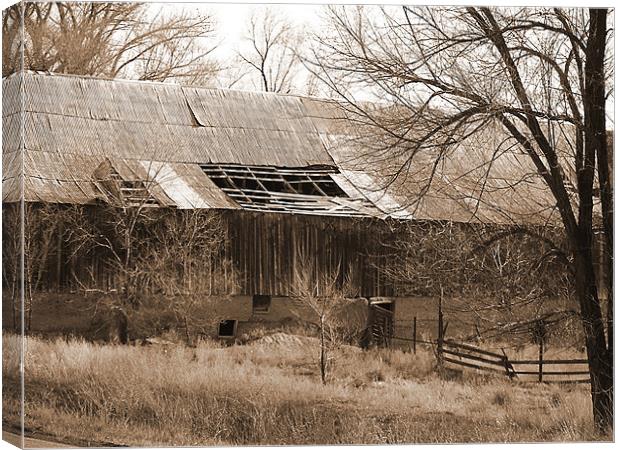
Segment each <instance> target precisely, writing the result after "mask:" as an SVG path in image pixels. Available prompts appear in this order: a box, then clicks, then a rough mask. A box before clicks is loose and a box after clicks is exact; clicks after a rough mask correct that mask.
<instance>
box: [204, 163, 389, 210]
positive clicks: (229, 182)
mask: <svg viewBox="0 0 620 450" xmlns="http://www.w3.org/2000/svg"><path fill="white" fill-rule="evenodd" d="M201 168H202V170H203V171H204V173H205V174H207V175H208V176H209V178H210V179H211V180H212V181H213V182H214V183H215V184H216V185H217V186H218V187H219V188H220V189H221V190H222V191H224V192H225V193H226V194H227V195H228V196H229V197H230V198H232V199H233V200H234V201H235V202H236V203H237V204H238V205H240V206H241V207H242V208H243V209H248V210H253V211H264V212H280V213H292V214H310V215H329V216H345V217H367V216H372V217H382V216H384V214H383V213H382V212H381V211H380V210H378V209H377V208H375V206H374V205H373V204H372V203H371V202H370V201H369V200H368V199H367V198H365V197H364V196H362V195H354V196H350V195H349V194H347V192H345V190H343V189H342V187H341V186H340V185H339V183H338V182H337V181H336V180H339V179H340V178H339V172H338V169H336V168H335V167H328V166H314V167H297V168H291V167H287V168H280V167H274V166H241V165H222V164H202V165H201Z"/></svg>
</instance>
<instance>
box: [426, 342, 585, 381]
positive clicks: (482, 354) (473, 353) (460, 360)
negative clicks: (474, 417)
mask: <svg viewBox="0 0 620 450" xmlns="http://www.w3.org/2000/svg"><path fill="white" fill-rule="evenodd" d="M438 352H441V353H442V355H444V356H443V357H442V358H440V360H443V362H445V363H449V364H454V365H458V366H462V367H467V368H469V369H476V370H482V371H486V372H496V373H501V374H503V375H507V376H508V377H509V378H511V379H512V378H519V376H520V375H521V376H524V377H529V376H536V377H537V379H527V378H519V379H520V380H521V381H525V382H533V381H538V382H546V383H563V384H566V383H589V382H590V380H589V378H583V376H587V375H589V374H590V372H589V370H588V368H587V363H588V360H587V359H537V360H534V359H532V360H518V359H510V358H508V356H507V355H506V354H499V353H494V352H491V351H488V350H484V349H481V348H478V347H474V346H473V345H468V344H462V343H459V342H455V341H452V340H444V341H443V345H442V346H438ZM445 355H448V356H445ZM455 357H456V358H455ZM521 365H522V366H528V365H530V366H531V365H537V366H538V370H524V369H520V368H518V366H521ZM575 365H577V366H580V365H581V366H584V365H586V367H585V368H583V367H577V368H575V367H574V366H575ZM498 366H499V367H502V368H503V370H502V369H500V368H499V367H498ZM545 366H571V367H569V368H567V369H566V370H558V369H556V368H554V370H545ZM515 367H517V368H515ZM574 376H581V378H572V377H574ZM560 377H567V379H566V378H565V379H558V378H560ZM545 378H546V379H545Z"/></svg>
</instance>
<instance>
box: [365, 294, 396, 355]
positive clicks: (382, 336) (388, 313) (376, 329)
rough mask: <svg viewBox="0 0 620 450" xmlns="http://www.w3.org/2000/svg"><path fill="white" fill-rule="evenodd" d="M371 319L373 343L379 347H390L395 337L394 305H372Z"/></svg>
mask: <svg viewBox="0 0 620 450" xmlns="http://www.w3.org/2000/svg"><path fill="white" fill-rule="evenodd" d="M369 319H370V324H369V327H370V331H371V334H372V342H373V343H374V344H375V345H376V346H378V347H389V346H390V344H391V341H392V336H393V335H394V303H393V302H387V301H386V302H376V303H371V304H370V314H369Z"/></svg>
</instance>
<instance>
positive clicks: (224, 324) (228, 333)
mask: <svg viewBox="0 0 620 450" xmlns="http://www.w3.org/2000/svg"><path fill="white" fill-rule="evenodd" d="M236 329H237V321H236V320H222V321H221V322H220V326H219V328H218V332H217V335H218V336H219V337H222V338H228V337H235V331H236Z"/></svg>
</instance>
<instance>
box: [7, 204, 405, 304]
mask: <svg viewBox="0 0 620 450" xmlns="http://www.w3.org/2000/svg"><path fill="white" fill-rule="evenodd" d="M167 213H169V214H180V213H181V212H180V211H178V210H174V209H169V210H167ZM218 214H221V215H222V218H223V221H222V223H223V224H224V225H223V226H224V227H225V228H226V230H225V235H227V236H228V238H227V239H226V242H225V243H224V246H223V251H222V255H221V257H222V261H228V262H229V263H232V264H231V265H232V267H231V266H230V265H227V264H221V267H220V268H219V269H217V268H215V267H205V274H204V275H205V277H208V278H209V280H211V281H212V282H211V283H210V285H212V286H213V291H212V292H210V294H213V295H216V294H235V295H253V294H264V295H274V296H288V295H291V294H294V293H295V292H294V289H291V286H292V283H293V279H294V274H295V270H296V268H297V269H302V270H305V271H310V273H311V277H312V279H314V280H334V279H335V285H336V286H337V287H341V286H342V285H343V284H348V286H350V287H351V288H352V290H353V292H349V294H354V295H356V296H365V297H369V296H390V295H393V294H394V288H393V286H392V285H391V284H390V283H389V282H387V281H386V280H385V279H384V276H383V274H382V271H381V270H379V267H381V265H382V264H386V263H387V262H388V261H389V257H388V256H387V252H386V251H385V250H382V249H381V246H380V244H379V242H380V239H379V236H383V237H385V236H389V234H390V231H389V229H388V226H387V224H386V223H385V222H383V221H381V220H378V219H371V218H341V217H326V216H308V215H291V214H280V213H260V212H252V211H243V210H226V211H220V212H218ZM86 216H88V217H89V218H90V220H93V221H96V220H98V216H99V212H98V210H97V208H96V207H87V212H86ZM154 226H156V225H154ZM61 229H62V228H59V229H58V230H55V231H54V233H57V232H59V230H61ZM3 231H4V232H5V234H10V233H11V232H10V230H6V229H5V230H3ZM66 231H67V230H66V229H65V230H63V232H65V233H64V236H65V239H66V236H68V235H67V233H66ZM84 250H87V252H86V253H87V254H86V255H84V254H83V253H84ZM80 253H82V254H81V255H80ZM110 257H111V255H110V253H109V252H106V251H105V249H98V248H91V249H82V250H81V251H80V252H78V253H75V252H74V251H73V249H72V246H71V244H70V243H69V242H67V241H63V238H60V236H59V238H58V239H55V240H54V245H53V246H52V248H51V249H50V250H49V252H47V255H46V261H45V262H44V264H43V268H44V270H43V276H42V280H41V282H40V283H39V284H38V288H39V289H41V290H48V291H82V290H85V289H89V290H102V291H109V290H110V289H114V288H117V287H118V286H117V284H118V281H117V277H116V276H115V274H114V272H113V270H111V265H110V264H108V262H109V258H110ZM216 264H217V263H216ZM345 280H348V283H345Z"/></svg>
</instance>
